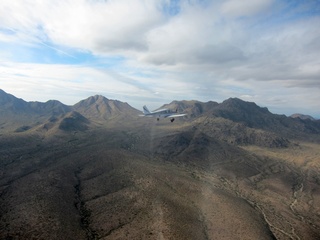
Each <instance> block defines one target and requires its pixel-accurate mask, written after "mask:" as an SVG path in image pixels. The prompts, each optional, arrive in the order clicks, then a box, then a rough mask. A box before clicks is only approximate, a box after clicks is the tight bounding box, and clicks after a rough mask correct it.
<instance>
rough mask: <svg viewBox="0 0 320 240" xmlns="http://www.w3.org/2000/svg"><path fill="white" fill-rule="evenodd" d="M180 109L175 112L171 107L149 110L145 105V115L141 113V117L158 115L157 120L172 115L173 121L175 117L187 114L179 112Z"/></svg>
mask: <svg viewBox="0 0 320 240" xmlns="http://www.w3.org/2000/svg"><path fill="white" fill-rule="evenodd" d="M177 112H178V109H177V110H176V111H175V112H174V111H172V110H170V109H167V108H164V109H159V110H156V111H149V109H148V108H147V106H146V105H144V106H143V115H139V116H141V117H156V118H157V121H159V120H160V118H167V117H170V118H171V119H170V121H171V122H173V121H174V118H175V117H182V116H185V115H187V114H184V113H182V114H178V113H177Z"/></svg>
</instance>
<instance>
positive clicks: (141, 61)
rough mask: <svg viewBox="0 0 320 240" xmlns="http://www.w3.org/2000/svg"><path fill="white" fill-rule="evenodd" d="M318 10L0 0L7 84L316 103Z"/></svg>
mask: <svg viewBox="0 0 320 240" xmlns="http://www.w3.org/2000/svg"><path fill="white" fill-rule="evenodd" d="M318 10H319V7H318V6H317V3H316V2H312V1H308V3H298V2H295V4H293V3H291V2H290V1H281V2H278V1H274V0H248V1H241V2H240V1H235V0H227V1H220V0H217V1H213V0H192V1H190V0H180V1H171V0H148V1H146V0H108V1H100V0H79V1H73V0H65V1H37V2H36V3H35V2H34V1H31V0H17V1H11V0H3V1H2V2H1V7H0V50H1V53H0V58H1V61H2V62H4V61H5V62H6V64H7V65H6V64H5V65H6V66H5V65H2V69H5V72H7V75H5V76H4V75H3V74H2V75H1V80H0V82H1V86H5V87H6V88H7V89H8V88H9V89H12V90H14V88H17V89H19V86H20V87H23V89H30V88H31V87H32V86H33V87H35V89H38V90H39V91H40V89H39V86H41V88H42V89H46V91H50V92H51V93H52V94H53V93H54V94H56V95H58V94H59V93H58V92H59V91H58V89H59V88H61V89H68V91H69V92H77V93H78V94H80V95H81V96H83V95H85V93H88V94H89V93H95V92H102V93H104V94H105V95H106V96H107V97H112V96H113V97H117V98H119V99H120V100H121V99H126V98H127V99H130V101H133V102H134V101H135V102H136V103H137V105H140V103H141V101H143V100H142V99H147V100H148V101H153V102H154V103H158V104H160V103H166V102H167V101H170V100H172V99H178V98H179V99H190V98H193V99H199V100H202V101H206V100H224V99H226V98H228V97H231V96H233V97H239V96H244V97H245V98H249V97H251V99H253V100H255V101H257V103H260V104H262V105H263V103H264V104H265V105H267V104H270V105H272V106H273V107H275V106H276V104H279V102H281V104H284V105H286V109H289V107H290V102H291V103H292V104H293V102H295V101H296V102H295V103H294V104H295V106H301V107H304V108H305V109H307V108H308V111H311V108H310V107H306V106H313V108H316V107H315V106H316V104H318V103H316V102H320V99H319V98H320V97H319V96H320V94H319V89H320V82H319V77H320V60H319V57H318V56H320V30H319V27H318V26H319V25H320V14H319V11H318ZM45 49H48V50H47V51H45ZM53 51H54V52H55V53H56V54H52V52H53ZM40 54H43V56H41V57H39V56H38V55H40ZM85 56H87V57H85ZM112 59H113V60H112ZM116 59H118V60H116ZM119 59H120V60H119ZM55 61H56V62H55ZM50 62H51V63H54V64H52V65H50V64H40V63H50ZM68 63H69V64H68ZM85 64H86V65H85ZM13 66H15V67H13ZM2 73H3V72H2ZM23 76H24V77H23ZM7 79H14V81H11V82H8V80H7ZM18 83H19V84H18ZM64 84H66V85H65V86H68V87H67V88H64V87H63V86H64ZM275 88H276V89H277V90H275ZM50 89H51V90H50ZM278 89H279V91H278ZM280 90H281V91H280ZM31 91H33V90H30V92H31ZM12 92H13V93H14V91H12ZM33 92H34V91H33ZM40 92H41V91H40ZM155 92H156V93H157V94H154V93H155ZM17 95H18V94H17ZM44 95H45V94H44ZM44 95H43V97H45V96H44ZM47 95H49V94H47ZM311 95H312V96H311ZM20 96H22V95H20ZM294 96H298V97H299V101H301V104H300V103H299V102H298V100H295V101H292V100H291V99H292V98H294ZM138 98H139V99H140V100H139V101H138ZM78 99H79V98H78ZM152 99H153V100H152ZM66 100H68V101H67V102H71V97H68V99H66ZM126 101H129V100H126ZM130 101H129V102H130ZM138 102H139V103H138ZM303 103H304V104H303ZM133 104H134V103H133ZM155 107H156V106H155Z"/></svg>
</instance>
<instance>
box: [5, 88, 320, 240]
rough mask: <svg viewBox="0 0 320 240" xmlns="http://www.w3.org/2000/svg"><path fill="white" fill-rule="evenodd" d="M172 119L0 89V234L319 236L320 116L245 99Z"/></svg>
mask: <svg viewBox="0 0 320 240" xmlns="http://www.w3.org/2000/svg"><path fill="white" fill-rule="evenodd" d="M164 107H169V108H172V109H178V111H179V112H184V113H187V114H188V115H187V116H185V117H183V118H177V119H176V120H175V121H174V122H173V123H171V122H170V121H169V119H164V120H163V119H161V120H160V121H159V122H158V121H156V119H153V118H141V117H139V116H138V115H139V114H140V111H138V110H136V109H134V108H132V107H131V106H130V105H129V104H127V103H123V102H120V101H116V100H109V99H107V98H105V97H103V96H93V97H90V98H88V99H85V100H83V101H81V102H79V103H77V104H75V105H74V106H66V105H64V104H62V103H60V102H58V101H48V102H46V103H39V102H25V101H24V100H22V99H18V98H16V97H14V96H12V95H10V94H7V93H5V92H3V91H2V90H0V239H297V240H298V239H301V240H302V239H320V135H319V134H320V121H319V120H314V119H309V118H308V119H302V118H299V117H298V118H293V117H292V118H291V117H286V116H284V115H276V114H272V113H270V112H269V111H268V109H266V108H260V107H259V106H257V105H256V104H254V103H250V102H244V101H242V100H240V99H228V100H226V101H224V102H223V103H215V102H207V103H202V102H198V101H174V102H172V103H170V104H168V105H165V106H164Z"/></svg>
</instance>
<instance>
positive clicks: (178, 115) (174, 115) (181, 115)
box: [168, 114, 187, 117]
mask: <svg viewBox="0 0 320 240" xmlns="http://www.w3.org/2000/svg"><path fill="white" fill-rule="evenodd" d="M185 115H187V114H172V115H170V116H168V117H183V116H185Z"/></svg>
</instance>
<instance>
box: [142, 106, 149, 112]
mask: <svg viewBox="0 0 320 240" xmlns="http://www.w3.org/2000/svg"><path fill="white" fill-rule="evenodd" d="M143 113H144V114H148V113H150V111H149V109H148V108H147V106H146V105H144V106H143Z"/></svg>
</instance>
